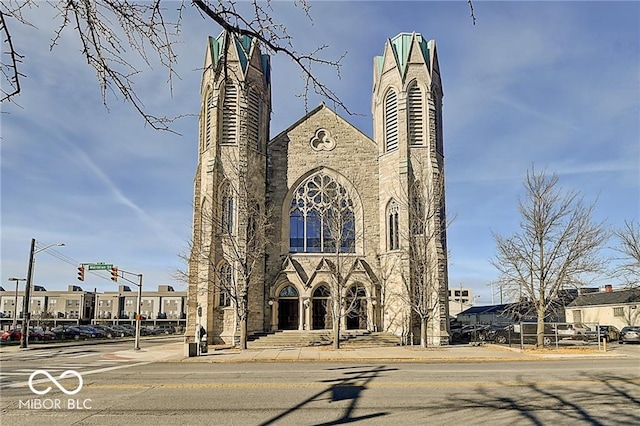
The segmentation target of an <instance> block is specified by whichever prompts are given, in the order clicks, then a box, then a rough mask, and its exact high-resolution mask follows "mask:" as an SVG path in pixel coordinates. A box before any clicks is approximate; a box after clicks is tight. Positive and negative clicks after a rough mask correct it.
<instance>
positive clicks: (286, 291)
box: [278, 285, 298, 297]
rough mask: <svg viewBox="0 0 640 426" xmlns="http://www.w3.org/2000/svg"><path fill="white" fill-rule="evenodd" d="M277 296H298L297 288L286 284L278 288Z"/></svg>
mask: <svg viewBox="0 0 640 426" xmlns="http://www.w3.org/2000/svg"><path fill="white" fill-rule="evenodd" d="M278 297H298V290H296V288H295V287H294V286H292V285H288V286H286V287H284V288H283V289H282V290H280V293H278Z"/></svg>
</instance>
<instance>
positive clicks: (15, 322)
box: [9, 278, 27, 330]
mask: <svg viewBox="0 0 640 426" xmlns="http://www.w3.org/2000/svg"><path fill="white" fill-rule="evenodd" d="M9 281H15V282H16V295H15V299H14V300H13V327H12V328H11V329H12V330H15V329H16V328H18V283H19V282H20V281H27V279H26V278H9Z"/></svg>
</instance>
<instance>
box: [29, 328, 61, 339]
mask: <svg viewBox="0 0 640 426" xmlns="http://www.w3.org/2000/svg"><path fill="white" fill-rule="evenodd" d="M31 330H33V332H34V333H35V334H37V335H38V339H40V340H44V341H48V340H55V339H56V337H57V336H56V334H55V333H54V332H53V331H49V330H45V329H43V328H42V327H32V328H31ZM29 338H31V337H29Z"/></svg>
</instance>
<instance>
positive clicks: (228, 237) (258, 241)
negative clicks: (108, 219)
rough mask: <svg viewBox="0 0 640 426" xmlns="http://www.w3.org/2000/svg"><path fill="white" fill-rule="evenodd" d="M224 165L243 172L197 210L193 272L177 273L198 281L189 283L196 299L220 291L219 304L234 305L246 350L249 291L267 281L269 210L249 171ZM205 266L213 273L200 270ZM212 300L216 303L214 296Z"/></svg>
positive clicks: (188, 257) (190, 261) (191, 249)
mask: <svg viewBox="0 0 640 426" xmlns="http://www.w3.org/2000/svg"><path fill="white" fill-rule="evenodd" d="M225 164H236V166H234V167H233V168H231V169H230V170H227V173H233V174H237V175H244V176H240V177H239V176H237V175H236V176H233V177H231V178H230V179H229V178H228V177H227V178H224V182H225V184H222V185H221V186H220V188H219V189H218V191H217V194H216V197H215V199H214V200H208V201H207V202H205V203H204V205H202V206H199V207H197V208H196V209H195V210H194V211H195V215H196V218H195V224H194V234H193V240H192V241H191V242H190V243H189V254H188V255H183V256H182V257H183V258H184V259H185V260H187V262H188V264H189V271H188V272H184V271H178V272H177V273H176V277H178V278H180V279H182V280H184V281H187V282H194V283H197V285H195V286H190V291H193V292H194V294H191V295H190V297H189V299H191V300H192V301H196V300H197V299H198V297H199V296H200V297H202V296H205V295H207V296H212V295H213V294H214V293H218V295H219V296H218V297H219V303H218V304H219V305H222V307H224V306H231V307H232V308H233V310H234V317H235V324H234V330H237V331H239V342H238V344H239V347H240V348H241V349H247V338H248V318H249V314H250V310H249V293H250V289H251V288H261V287H262V285H263V283H264V254H265V249H266V247H267V244H269V240H268V235H269V231H270V229H271V226H272V224H271V213H270V210H269V208H268V206H267V205H266V204H265V203H264V201H263V199H262V198H261V197H259V196H257V194H256V190H255V188H254V186H253V185H252V184H251V182H250V180H251V179H250V178H249V177H247V176H246V171H244V172H243V170H244V169H243V168H242V167H240V166H237V164H238V162H237V161H236V160H235V159H228V160H227V161H225ZM238 177H239V178H238ZM232 182H237V184H233V183H232ZM198 265H200V266H198ZM203 268H204V269H206V270H208V271H211V272H212V273H205V274H202V273H201V271H202V270H203ZM202 277H206V278H205V279H204V280H203V279H202ZM208 299H209V304H210V305H212V304H213V302H214V298H213V297H208ZM213 310H214V309H209V312H211V313H212V312H213Z"/></svg>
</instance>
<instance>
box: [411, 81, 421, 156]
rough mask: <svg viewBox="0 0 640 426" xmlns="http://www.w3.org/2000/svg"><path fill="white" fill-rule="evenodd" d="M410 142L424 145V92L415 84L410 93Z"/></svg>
mask: <svg viewBox="0 0 640 426" xmlns="http://www.w3.org/2000/svg"><path fill="white" fill-rule="evenodd" d="M407 103H408V108H407V109H408V116H409V142H410V143H411V145H424V124H423V123H424V109H423V106H422V105H423V104H422V92H421V91H420V88H419V87H418V86H417V85H416V84H414V85H413V86H412V87H411V89H409V93H408V99H407Z"/></svg>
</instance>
